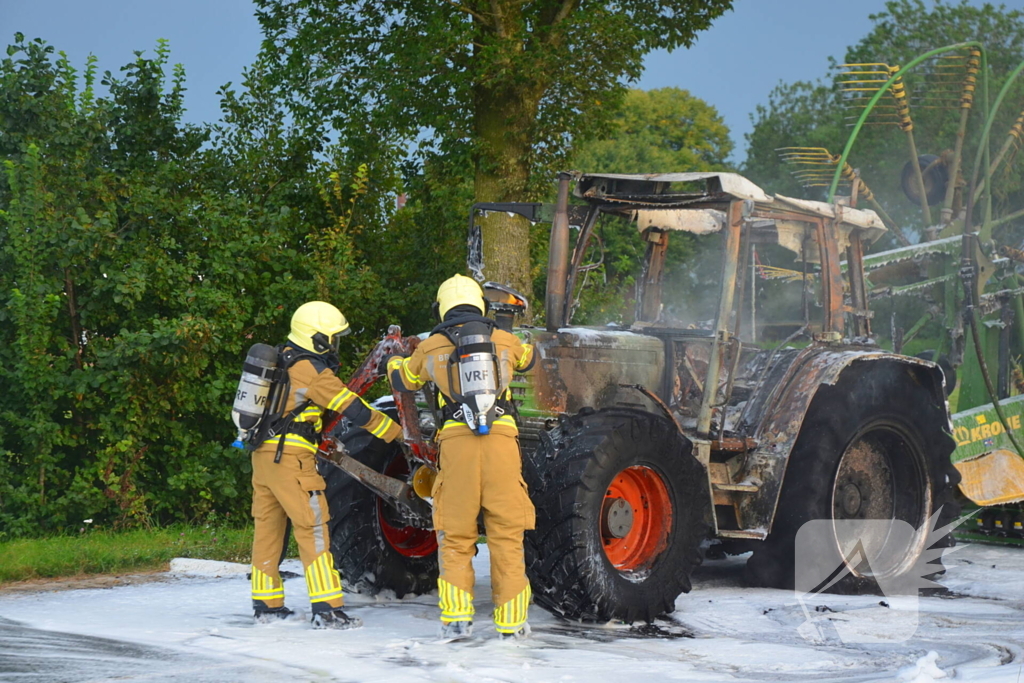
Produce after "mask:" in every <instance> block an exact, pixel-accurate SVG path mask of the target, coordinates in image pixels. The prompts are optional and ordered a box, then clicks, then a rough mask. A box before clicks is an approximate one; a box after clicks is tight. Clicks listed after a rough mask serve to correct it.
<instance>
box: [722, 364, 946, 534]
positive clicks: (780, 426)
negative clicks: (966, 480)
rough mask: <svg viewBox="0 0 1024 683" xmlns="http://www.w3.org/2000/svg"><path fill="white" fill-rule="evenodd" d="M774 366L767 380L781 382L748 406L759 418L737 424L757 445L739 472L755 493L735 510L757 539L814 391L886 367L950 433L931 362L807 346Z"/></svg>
mask: <svg viewBox="0 0 1024 683" xmlns="http://www.w3.org/2000/svg"><path fill="white" fill-rule="evenodd" d="M780 355H781V354H780ZM779 362H781V363H784V364H785V363H787V362H788V367H786V368H785V369H783V368H779V367H773V368H771V369H769V376H771V375H774V376H776V377H778V376H779V375H782V376H781V378H780V379H781V381H778V382H775V383H773V386H774V389H772V390H771V392H770V395H769V396H768V397H767V398H766V399H765V400H764V401H758V402H756V403H755V402H753V401H752V402H751V407H752V409H755V410H757V411H758V412H760V415H757V416H755V415H744V416H743V420H742V421H743V422H744V423H745V424H747V425H749V426H750V428H751V431H750V432H748V433H751V434H752V435H753V437H754V439H755V440H756V442H757V447H756V448H755V449H754V450H753V451H752V452H750V453H749V454H748V456H747V458H746V460H745V462H744V464H743V466H742V468H741V477H742V479H741V480H742V481H751V482H758V483H759V488H758V491H757V492H756V493H754V494H753V495H749V496H745V497H744V499H743V500H741V501H740V506H739V507H740V518H741V519H742V520H743V523H744V527H745V528H747V529H749V530H750V531H752V532H755V533H753V534H752V535H753V536H759V537H760V538H762V539H763V538H765V537H767V535H768V533H769V532H770V531H771V527H772V522H773V520H774V518H775V512H776V508H777V506H778V501H779V494H780V492H781V490H782V483H783V480H784V478H785V474H786V466H787V464H788V462H789V456H790V454H791V452H792V450H793V446H794V445H795V444H796V441H797V438H798V437H799V435H800V430H801V427H802V425H803V423H804V419H805V418H806V416H807V413H808V410H809V409H810V407H811V404H812V402H813V401H814V398H815V396H817V394H818V390H819V389H820V388H821V387H822V386H826V385H835V384H836V383H838V382H840V381H842V379H843V377H844V375H847V374H849V370H850V368H851V366H854V365H855V364H856V365H861V364H865V363H878V364H880V367H879V371H884V370H883V368H882V367H881V364H885V365H888V366H889V370H891V369H892V366H893V365H894V364H895V365H897V366H902V367H906V368H907V369H908V370H909V371H910V374H911V377H912V378H913V379H914V381H917V382H919V383H922V384H924V385H925V386H926V387H927V389H928V391H929V393H930V394H931V395H932V396H933V397H934V400H935V401H936V405H938V406H941V407H942V408H943V413H944V414H945V415H946V424H945V425H944V427H945V429H946V430H948V431H949V432H950V433H952V423H951V422H949V405H948V403H946V396H945V393H944V390H943V381H944V380H943V375H942V370H941V369H940V368H939V366H938V365H936V364H935V363H933V362H931V361H928V360H924V359H921V358H913V357H910V356H902V355H898V354H894V353H889V352H886V351H883V350H879V349H876V348H866V347H863V346H859V347H858V346H838V347H837V346H835V345H828V346H825V345H818V344H812V345H811V346H808V347H807V348H805V349H802V350H801V351H800V352H798V353H796V354H793V355H789V356H786V357H783V358H782V359H780V360H779V361H777V362H776V363H774V364H773V365H775V366H777V365H778V363H779Z"/></svg>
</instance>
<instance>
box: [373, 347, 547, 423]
mask: <svg viewBox="0 0 1024 683" xmlns="http://www.w3.org/2000/svg"><path fill="white" fill-rule="evenodd" d="M491 341H492V342H494V348H495V351H496V352H497V356H498V369H499V371H500V377H499V384H498V390H499V394H502V393H503V394H504V395H503V398H504V399H505V400H506V401H511V398H512V393H511V391H512V390H511V389H510V388H509V384H510V383H511V382H512V375H513V373H514V372H526V371H528V370H529V369H530V368H531V367H533V346H532V345H530V344H524V343H523V342H521V341H519V338H518V337H516V336H515V335H514V334H512V333H510V332H506V331H504V330H500V329H497V328H495V329H494V330H493V331H492V332H491ZM454 350H455V346H454V345H453V344H452V342H451V340H449V339H448V337H446V336H445V335H443V334H440V333H435V334H432V335H430V336H429V337H427V338H426V339H425V340H424V341H423V342H421V343H420V345H419V346H417V347H416V350H415V351H413V353H412V355H411V356H409V357H408V358H401V357H399V356H395V357H393V358H391V359H390V360H389V361H388V379H390V380H391V386H392V387H394V388H395V389H396V390H398V391H416V390H417V389H419V388H420V387H422V386H423V385H424V384H426V383H427V382H433V383H434V385H435V386H436V387H437V389H438V394H439V395H438V402H439V404H440V405H439V406H438V407H440V408H443V407H444V406H445V405H446V404H448V403H451V402H452V398H451V396H452V391H451V387H449V386H448V355H449V354H450V353H451V352H452V351H454ZM456 389H458V387H456ZM467 434H473V430H471V429H470V428H469V426H468V425H467V424H466V423H465V422H461V421H459V420H457V419H447V420H445V422H444V424H443V425H441V428H440V431H439V432H438V435H437V440H438V441H440V440H442V439H446V438H450V437H452V436H461V435H467ZM491 434H505V435H507V436H516V435H518V434H519V429H518V428H517V427H516V422H515V419H514V418H513V417H512V415H510V414H508V413H506V414H504V415H502V416H500V417H498V418H497V419H495V420H494V423H493V424H492V425H491Z"/></svg>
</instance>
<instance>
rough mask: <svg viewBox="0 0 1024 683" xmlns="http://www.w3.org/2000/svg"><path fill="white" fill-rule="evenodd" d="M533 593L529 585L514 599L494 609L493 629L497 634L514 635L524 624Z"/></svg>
mask: <svg viewBox="0 0 1024 683" xmlns="http://www.w3.org/2000/svg"><path fill="white" fill-rule="evenodd" d="M531 597H533V592H532V591H531V590H530V586H529V584H527V586H526V588H524V589H523V590H522V592H520V593H519V595H517V596H516V597H514V598H512V599H511V600H509V601H508V602H506V603H505V604H504V605H502V606H501V607H495V608H494V627H495V628H496V629H497V630H498V633H515V632H516V631H518V630H519V629H521V628H522V627H523V624H525V623H526V616H527V611H528V610H529V609H530V598H531Z"/></svg>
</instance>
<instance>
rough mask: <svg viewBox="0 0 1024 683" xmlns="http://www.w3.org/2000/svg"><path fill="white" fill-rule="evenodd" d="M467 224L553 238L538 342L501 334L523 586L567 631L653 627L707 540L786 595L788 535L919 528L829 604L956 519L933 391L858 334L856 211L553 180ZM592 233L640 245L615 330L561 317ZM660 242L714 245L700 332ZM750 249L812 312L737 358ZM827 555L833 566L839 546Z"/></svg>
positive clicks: (869, 230) (621, 183) (675, 184)
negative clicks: (526, 200) (608, 218)
mask: <svg viewBox="0 0 1024 683" xmlns="http://www.w3.org/2000/svg"><path fill="white" fill-rule="evenodd" d="M573 184H574V187H573ZM570 190H572V193H573V194H574V196H575V198H576V201H575V202H570V196H569V195H570ZM479 210H485V211H486V210H493V211H499V210H500V211H514V212H518V213H520V214H522V215H525V216H527V217H528V218H530V219H531V220H550V221H551V224H552V227H551V248H550V254H551V256H550V263H549V266H548V290H547V297H546V302H545V309H546V310H545V323H546V326H545V329H538V328H530V327H524V328H520V329H517V330H516V331H517V333H518V334H520V335H522V336H524V337H528V338H529V340H530V341H531V343H533V344H534V346H535V349H536V354H537V362H536V364H535V367H534V369H533V370H532V371H531V372H530V373H528V374H527V375H524V376H517V377H515V378H514V381H513V384H512V392H513V398H514V402H515V404H516V406H517V408H518V416H519V424H520V432H521V441H522V445H523V451H524V475H525V477H526V479H527V482H528V484H529V486H530V491H531V496H532V497H533V498H534V502H535V504H536V505H537V507H538V515H537V519H538V528H537V529H536V530H535V531H534V532H531V533H528V535H527V564H528V567H527V571H528V573H529V575H530V579H531V582H532V583H533V584H534V595H535V599H536V601H537V602H538V603H539V604H541V605H543V606H544V607H546V608H548V609H549V610H551V611H553V612H555V613H556V614H559V615H562V616H566V617H569V618H594V619H609V618H619V619H624V620H628V621H634V620H650V619H653V618H654V617H656V616H657V615H658V614H660V613H662V612H664V611H669V610H671V609H672V605H673V604H674V601H675V599H676V597H677V596H678V595H679V594H680V593H681V592H685V591H688V590H689V587H690V583H689V576H690V573H691V572H692V570H693V569H694V568H695V567H696V566H697V565H698V564H699V563H700V562H701V559H702V557H703V553H704V551H705V550H706V549H707V548H708V546H709V539H710V544H714V545H719V544H721V545H722V547H723V548H726V549H728V550H730V551H745V550H750V549H754V550H755V552H754V554H753V556H752V557H751V559H750V561H749V562H748V569H749V577H750V580H751V581H752V582H754V583H757V584H762V585H774V586H780V587H783V586H791V585H792V582H793V542H794V536H795V534H796V532H797V530H798V528H799V526H800V525H801V524H803V523H804V522H806V521H809V520H811V519H821V518H824V519H835V520H839V519H864V518H880V519H889V520H896V519H902V520H904V521H907V522H908V523H910V524H911V525H912V526H913V527H914V528H915V529H918V530H919V531H918V533H917V535H916V536H915V538H914V541H913V543H911V544H910V545H909V546H908V547H907V548H906V550H905V554H904V555H905V556H903V557H900V558H897V561H895V562H889V564H888V565H887V568H884V569H878V570H873V569H872V568H871V567H870V566H868V565H869V564H870V560H873V559H875V558H868V559H869V562H868V563H867V564H864V563H861V564H856V563H847V569H846V574H847V576H846V578H845V579H843V580H841V581H839V582H838V583H837V584H836V586H835V588H836V589H837V590H865V589H870V588H872V587H873V586H875V582H874V578H876V575H877V574H878V572H888V573H890V574H891V573H893V572H897V573H898V572H900V571H906V570H907V568H908V567H910V566H911V565H913V564H914V562H913V561H914V560H915V559H916V558H917V557H918V556H920V554H921V553H922V552H923V551H924V550H925V549H926V546H927V545H928V544H930V543H931V542H930V541H928V538H927V537H928V528H927V526H928V525H927V522H928V520H929V518H930V517H931V516H932V515H933V513H935V512H936V511H940V512H941V514H940V515H939V518H941V519H942V520H946V519H948V518H951V517H952V516H953V515H954V514H955V512H956V510H955V508H954V506H953V504H952V502H951V495H952V489H953V488H955V486H956V482H957V481H958V476H957V473H956V470H954V469H953V468H952V466H951V465H950V464H949V453H950V451H951V450H952V448H953V441H952V438H951V436H950V424H949V418H948V410H947V408H946V403H945V394H944V391H943V377H942V373H941V371H940V370H939V368H938V367H937V366H936V365H935V364H934V363H931V362H928V361H925V360H921V359H917V358H908V357H905V356H899V355H895V354H891V353H887V352H885V351H883V350H881V349H880V348H879V347H877V346H876V345H875V344H874V343H873V342H872V341H871V338H870V335H871V313H870V311H869V310H867V304H866V302H867V297H866V294H865V289H864V280H863V276H862V273H863V265H862V258H863V246H864V245H865V244H867V243H869V242H871V241H872V240H874V239H876V238H877V237H878V236H879V235H880V234H882V233H883V232H884V230H885V228H884V226H883V225H882V223H881V221H880V220H879V219H878V217H877V216H876V215H875V214H874V213H873V212H871V211H861V210H857V209H853V208H850V207H848V206H843V205H841V204H824V203H821V202H811V201H805V200H798V199H790V198H786V197H781V196H775V197H772V196H769V195H767V194H765V193H764V192H763V191H762V190H761V189H760V188H758V187H757V186H755V185H754V184H753V183H750V182H749V181H747V180H746V179H744V178H742V177H741V176H738V175H735V174H728V173H681V174H661V175H646V176H638V175H630V176H626V175H578V174H577V175H570V174H562V175H561V176H560V177H559V191H558V200H557V203H556V205H555V206H554V208H553V211H552V210H551V207H544V206H541V205H537V204H489V205H477V206H476V207H474V215H475V213H476V212H477V211H479ZM602 215H612V216H618V217H621V218H623V219H626V220H630V221H633V222H635V223H636V225H637V232H638V239H640V240H642V242H643V243H644V244H645V256H644V263H643V270H642V276H641V278H640V281H639V283H638V286H637V296H636V303H635V307H636V310H635V318H636V322H634V323H633V324H632V325H631V326H630V327H629V328H622V327H614V326H605V327H577V326H573V325H572V321H571V312H572V310H573V309H574V305H573V302H574V298H575V296H576V292H577V291H578V288H579V284H578V275H579V273H580V272H581V271H582V270H583V268H584V267H583V265H582V263H583V259H584V255H585V254H586V253H587V250H588V248H589V246H590V241H591V240H592V239H593V235H594V229H595V225H596V223H597V221H598V218H599V217H600V216H602ZM572 227H575V228H576V239H575V245H570V241H571V240H570V236H571V232H572ZM674 232H675V233H678V232H688V233H691V234H696V235H699V236H702V239H709V240H716V239H717V240H719V241H720V243H721V268H720V271H719V272H720V280H719V283H718V291H717V306H716V308H715V312H714V317H713V319H712V320H709V321H706V322H704V323H699V324H688V325H686V324H681V323H677V322H674V321H673V320H672V318H671V316H670V315H668V314H667V313H666V312H665V311H666V306H665V303H666V302H665V301H663V291H662V290H663V273H664V268H665V262H666V253H667V248H668V242H669V239H670V238H671V236H672V234H673V233H674ZM759 245H773V247H774V248H779V247H781V248H783V249H785V250H788V252H792V253H793V254H795V255H796V260H797V262H798V263H799V264H800V266H799V267H800V269H801V270H800V272H801V273H802V275H803V284H804V287H805V291H810V289H811V288H810V287H809V286H808V285H809V284H810V282H812V281H813V282H815V283H816V284H817V285H818V288H817V294H816V297H815V298H816V305H815V306H813V308H814V310H817V311H820V314H819V315H818V316H817V317H816V319H811V318H810V317H809V316H807V317H805V319H804V320H803V321H802V322H801V323H800V324H799V326H798V328H797V329H796V330H795V331H794V332H793V333H792V334H790V335H789V337H788V338H786V339H784V340H782V341H781V342H779V341H775V342H772V343H764V342H762V343H756V342H755V341H754V336H755V332H756V326H755V324H754V320H753V317H754V313H755V312H756V310H757V309H756V306H754V305H753V302H752V297H753V296H754V283H753V282H752V281H751V278H752V271H753V269H752V267H751V266H752V261H751V259H752V258H753V256H752V255H753V254H754V253H755V250H756V249H757V248H758V246H759ZM469 246H470V256H469V266H470V270H471V271H473V272H475V273H480V272H481V270H482V261H481V257H480V253H481V252H482V250H481V249H480V243H479V235H478V233H476V232H475V230H474V226H473V220H472V218H471V221H470V239H469ZM841 260H845V262H846V263H845V264H844V265H843V267H842V268H841ZM844 268H845V270H846V271H847V272H848V273H849V277H848V281H844V277H843V273H842V270H843V269H844ZM481 279H482V278H481ZM485 290H487V288H486V287H485ZM488 291H489V292H492V291H493V289H492V290H488ZM488 295H489V296H490V293H489V294H488ZM811 308H812V307H809V306H807V305H805V306H804V308H803V310H804V312H805V316H806V315H807V313H808V312H809V311H810V310H811ZM798 342H799V343H798ZM801 343H802V344H805V345H803V346H802V347H800V344H801ZM395 400H396V401H397V403H398V406H399V409H400V411H401V412H402V417H403V427H404V428H405V429H406V436H407V442H409V443H410V444H411V448H412V449H411V450H410V451H409V452H408V453H407V454H405V455H403V454H402V453H401V452H399V451H396V453H395V455H394V456H393V457H394V459H395V460H396V461H397V460H405V461H407V465H406V466H405V467H404V468H403V469H402V471H403V472H404V473H407V478H408V479H409V482H410V485H412V483H413V482H412V479H413V478H414V477H415V476H417V473H420V474H421V475H422V467H423V466H426V467H427V468H432V467H436V464H435V460H434V457H435V456H434V454H433V451H432V450H431V449H430V447H429V445H428V444H427V443H426V441H425V440H424V438H423V435H422V434H421V433H420V429H419V427H420V425H421V423H423V421H422V420H419V419H417V418H416V417H415V411H414V409H413V408H412V407H411V404H410V401H409V399H407V398H403V397H401V396H396V397H395ZM901 405H906V406H912V407H913V410H910V411H908V410H907V409H906V408H901V407H900V406H901ZM423 424H426V423H423ZM808 425H813V429H809V428H808V427H807V426H808ZM328 446H329V444H328ZM328 450H329V448H328ZM356 457H358V454H357V455H356ZM413 488H416V487H415V486H413ZM416 490H420V489H418V488H417V489H416ZM389 504H390V505H392V506H394V501H392V502H391V503H389ZM399 507H401V506H399ZM404 507H405V508H406V510H405V512H404V513H403V515H404V517H403V516H402V515H400V517H402V518H403V519H404V520H405V521H404V522H401V523H402V524H407V525H408V528H410V529H412V528H421V527H422V522H421V520H420V517H419V516H418V515H416V514H414V511H413V508H415V506H413V505H405V506H404ZM394 518H395V517H394V515H392V516H391V519H394ZM832 545H833V546H834V547H832V548H830V549H829V552H832V553H833V554H836V556H837V557H838V558H839V560H838V561H839V563H840V565H842V563H843V560H844V558H845V550H844V541H843V539H841V538H839V537H838V536H837V537H836V538H835V539H834V542H833V543H832ZM423 547H425V546H422V545H421V546H417V548H418V550H417V552H419V551H420V550H422V549H423ZM353 569H356V570H357V571H358V568H351V567H350V568H349V574H348V576H350V577H351V572H352V571H353ZM367 573H370V572H369V570H368V571H367ZM352 578H357V577H352ZM383 587H385V586H379V587H378V588H383Z"/></svg>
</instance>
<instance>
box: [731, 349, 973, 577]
mask: <svg viewBox="0 0 1024 683" xmlns="http://www.w3.org/2000/svg"><path fill="white" fill-rule="evenodd" d="M919 372H920V371H919V370H918V369H915V368H913V367H912V366H909V365H907V364H902V363H892V362H884V361H879V362H869V363H860V364H855V365H853V366H852V367H851V368H849V369H848V370H846V371H845V372H844V373H843V374H842V375H841V376H840V380H839V381H838V382H837V383H836V384H835V385H833V386H822V387H821V388H820V389H819V390H818V393H817V394H816V395H815V397H814V399H813V401H812V403H811V406H810V408H809V409H808V411H807V415H806V417H805V419H804V422H803V425H802V428H801V430H800V435H799V437H798V438H797V441H796V444H795V446H794V448H793V451H792V454H791V455H790V460H789V463H788V464H787V466H786V474H785V478H784V479H783V483H782V491H781V493H780V497H779V502H778V507H777V511H776V514H775V519H774V521H773V524H772V529H771V533H770V534H769V536H768V538H767V539H766V540H765V541H764V542H762V543H757V544H755V549H754V552H753V554H752V555H751V557H750V558H749V559H748V561H747V566H746V576H747V581H748V583H750V584H752V585H755V586H766V587H773V588H786V589H792V588H794V585H795V577H796V570H797V566H796V560H795V553H796V535H797V532H798V531H799V530H800V528H801V527H802V526H803V525H804V524H806V523H807V522H810V521H812V520H830V521H832V522H833V524H832V525H831V526H830V527H828V528H829V534H830V536H829V539H828V542H827V543H822V544H821V546H820V547H819V548H817V549H816V551H815V552H814V558H813V560H811V559H807V560H801V562H804V561H813V562H814V563H815V567H817V566H819V564H820V565H821V566H824V565H826V564H828V565H829V566H831V567H835V568H838V567H840V566H844V565H845V567H846V570H845V571H846V572H847V573H846V575H845V576H844V577H843V578H842V579H841V580H839V581H838V582H837V583H835V584H834V585H833V586H832V587H831V588H829V589H828V592H833V593H846V594H852V593H878V592H880V590H881V588H880V585H879V582H880V581H882V582H883V583H884V582H889V585H892V583H891V581H892V579H893V577H895V578H896V579H900V578H902V579H904V580H914V579H919V578H924V577H928V578H933V577H935V576H938V575H939V574H941V573H942V571H943V569H942V565H941V560H939V561H938V563H935V561H933V562H932V563H931V564H928V565H925V567H921V566H918V562H919V560H920V558H921V557H922V553H924V551H926V550H927V549H928V548H942V547H948V546H951V545H953V538H952V535H945V536H943V537H942V538H939V539H929V534H930V532H931V529H929V521H930V518H931V516H932V515H933V514H934V513H935V511H936V510H939V514H938V517H937V520H936V522H937V523H934V528H935V529H939V528H941V527H943V526H945V525H946V524H948V523H950V522H952V521H953V520H954V519H956V516H957V514H958V512H959V510H960V507H959V505H957V504H956V503H955V502H954V494H955V493H956V489H957V484H958V483H959V482H960V474H959V473H958V472H957V470H956V468H955V467H953V465H952V464H951V462H950V458H949V456H950V453H952V451H953V448H954V446H955V443H954V441H953V438H952V436H951V435H950V433H949V419H948V417H947V415H946V410H945V407H944V403H943V402H942V401H941V399H937V398H936V397H935V396H934V394H933V393H932V391H931V390H929V389H928V388H927V387H926V385H925V383H922V382H921V381H920V380H921V375H920V374H919ZM847 519H850V520H863V519H882V520H895V519H899V520H903V521H905V522H907V523H909V524H910V525H911V526H912V527H913V528H914V529H917V530H918V531H917V533H916V534H915V536H914V537H913V538H914V541H915V542H914V543H911V544H909V545H907V546H903V545H901V546H900V548H901V550H903V549H904V548H905V552H899V553H894V552H893V549H892V544H891V543H890V542H889V541H888V540H887V539H886V537H885V535H884V534H879V535H877V536H876V538H875V542H874V543H873V544H872V543H870V542H867V541H866V542H865V544H864V546H865V547H864V550H865V556H866V557H867V561H868V564H859V565H858V566H854V567H851V563H849V562H845V561H844V559H843V555H842V553H841V551H840V550H839V548H840V546H841V545H844V544H846V545H847V547H851V546H852V542H851V539H852V537H851V539H846V540H843V534H844V533H848V529H847V528H845V527H843V526H842V525H843V524H845V522H840V528H841V529H844V530H843V531H837V530H836V528H837V527H836V524H835V523H834V522H835V521H836V520H847ZM819 528H821V527H819ZM876 528H878V527H876ZM889 529H891V527H889ZM886 533H888V532H886ZM922 534H923V535H922ZM815 538H818V535H817V534H816V535H815ZM871 548H876V549H878V552H877V553H872V551H871V550H870V549H871ZM849 552H852V550H848V553H849ZM925 557H926V558H927V556H925ZM872 560H874V561H873V562H872ZM830 563H831V564H830ZM869 565H870V566H871V568H872V569H871V570H867V567H868V566H869ZM804 566H809V565H804ZM932 567H934V571H930V569H931V568H932ZM922 569H926V571H924V572H922ZM912 571H916V572H919V573H918V574H917V576H916V577H912V576H911V575H910V572H912ZM822 578H825V577H822ZM904 585H908V584H904ZM915 585H919V584H915Z"/></svg>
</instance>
